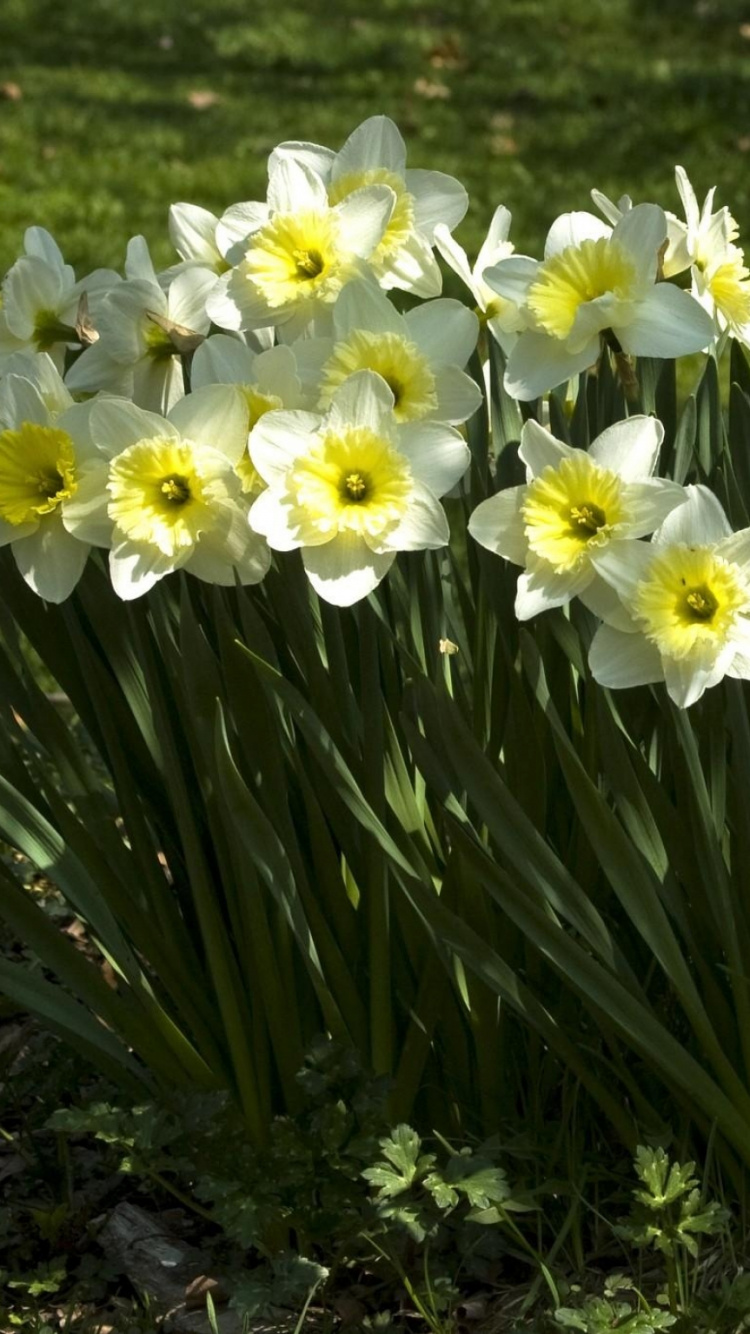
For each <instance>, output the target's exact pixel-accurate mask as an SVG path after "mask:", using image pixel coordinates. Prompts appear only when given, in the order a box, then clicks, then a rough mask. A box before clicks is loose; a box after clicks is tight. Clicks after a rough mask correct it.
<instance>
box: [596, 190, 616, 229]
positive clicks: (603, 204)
mask: <svg viewBox="0 0 750 1334" xmlns="http://www.w3.org/2000/svg"><path fill="white" fill-rule="evenodd" d="M591 198H592V199H593V201H594V203H595V204H596V207H597V208H598V209H599V212H600V213H603V214H604V217H605V218H606V219H607V222H611V223H612V226H613V227H614V226H615V224H616V223H618V222H619V221H620V218H621V217H622V215H623V212H624V209H623V208H622V207H621V205H622V200H620V202H619V203H618V204H615V203H613V202H612V200H611V199H610V198H609V197H608V196H607V195H605V194H602V191H601V190H592V191H591Z"/></svg>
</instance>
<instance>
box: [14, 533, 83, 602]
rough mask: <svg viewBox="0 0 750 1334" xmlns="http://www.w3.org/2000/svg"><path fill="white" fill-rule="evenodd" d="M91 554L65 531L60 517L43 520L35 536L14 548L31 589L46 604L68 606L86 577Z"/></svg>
mask: <svg viewBox="0 0 750 1334" xmlns="http://www.w3.org/2000/svg"><path fill="white" fill-rule="evenodd" d="M88 554H89V547H88V546H87V545H86V543H85V542H79V541H78V540H77V539H76V538H75V537H72V536H71V535H70V533H67V532H66V531H65V529H64V528H63V525H62V522H61V519H60V516H59V515H58V514H50V515H47V516H45V518H43V519H42V521H41V523H40V524H39V527H38V528H37V530H36V532H35V533H32V534H31V536H30V537H24V538H22V539H21V540H20V541H18V542H15V543H14V544H13V557H14V559H15V562H16V565H17V566H18V568H19V570H20V572H21V574H22V575H23V577H24V579H25V580H26V583H27V584H28V585H29V588H33V590H34V592H35V593H38V594H39V596H40V597H41V598H44V600H45V602H64V601H65V599H66V598H67V597H70V594H71V593H72V592H73V589H74V588H75V586H76V584H77V583H78V580H79V579H80V577H81V575H82V574H83V567H84V565H85V564H86V559H87V557H88Z"/></svg>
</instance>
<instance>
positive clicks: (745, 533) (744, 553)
mask: <svg viewBox="0 0 750 1334" xmlns="http://www.w3.org/2000/svg"><path fill="white" fill-rule="evenodd" d="M716 555H717V556H721V558H722V560H728V561H732V562H733V563H734V564H735V565H745V566H750V528H741V529H740V531H739V532H738V533H732V536H731V537H727V538H725V539H724V540H723V541H721V542H719V544H718V545H717V547H716ZM749 647H750V646H749Z"/></svg>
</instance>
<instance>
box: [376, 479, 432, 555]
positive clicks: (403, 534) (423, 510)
mask: <svg viewBox="0 0 750 1334" xmlns="http://www.w3.org/2000/svg"><path fill="white" fill-rule="evenodd" d="M450 535H451V533H450V528H449V526H448V519H447V517H446V514H445V510H444V509H443V507H442V505H441V504H440V503H439V501H437V500H436V499H435V496H434V494H433V493H432V491H430V490H429V488H428V487H426V486H422V485H420V483H419V482H416V481H415V483H414V489H413V492H412V496H411V499H410V501H409V508H408V510H407V511H406V513H405V514H404V516H403V518H402V519H401V521H400V523H398V524H397V526H396V527H395V528H393V529H391V530H390V531H389V532H388V533H387V534H386V536H385V537H384V538H383V540H382V541H381V542H377V541H368V542H367V545H368V546H369V547H370V549H371V550H372V551H379V552H382V551H424V550H437V549H438V548H439V547H444V546H447V544H448V542H449V541H450ZM365 540H366V541H367V539H365Z"/></svg>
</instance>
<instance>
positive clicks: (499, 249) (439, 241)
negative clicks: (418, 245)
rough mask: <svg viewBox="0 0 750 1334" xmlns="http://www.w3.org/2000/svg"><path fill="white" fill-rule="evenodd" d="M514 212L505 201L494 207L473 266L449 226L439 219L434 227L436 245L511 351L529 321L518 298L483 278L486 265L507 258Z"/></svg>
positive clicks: (498, 338) (506, 349)
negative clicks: (502, 292) (501, 293)
mask: <svg viewBox="0 0 750 1334" xmlns="http://www.w3.org/2000/svg"><path fill="white" fill-rule="evenodd" d="M510 224H511V214H510V212H509V211H508V209H507V208H504V207H503V206H502V204H501V205H500V206H499V207H498V208H496V209H495V212H494V214H493V217H492V222H491V223H490V229H489V231H488V233H487V236H486V237H485V240H484V241H483V242H482V246H481V248H480V251H479V254H478V255H477V260H476V264H475V265H474V267H473V268H471V267H470V265H469V261H468V259H467V256H466V251H465V250H464V249H463V247H462V246H460V245H459V244H458V241H457V240H456V239H455V237H454V236H452V235H451V232H450V231H449V229H448V228H447V227H446V225H445V223H442V222H441V223H440V224H439V225H438V226H437V227H436V228H435V245H436V247H437V249H438V250H439V252H440V254H441V255H442V257H443V259H444V260H445V262H446V264H448V265H450V267H451V268H452V269H453V272H454V273H456V274H458V276H459V278H460V279H461V280H462V282H464V283H465V284H466V286H467V287H468V289H469V291H470V292H471V294H472V296H473V298H474V300H475V301H476V303H477V307H478V309H479V310H480V311H481V312H482V314H483V316H484V318H485V320H486V322H487V328H488V329H489V331H490V333H491V334H492V337H493V338H494V339H495V340H496V341H497V342H498V343H499V344H500V346H501V348H502V349H503V351H504V352H506V353H507V352H510V349H511V348H512V346H513V344H514V343H515V341H516V335H517V334H518V333H519V332H520V330H521V329H523V328H524V327H525V324H526V321H525V320H524V317H523V315H522V314H521V312H520V310H519V308H518V306H517V305H516V303H515V301H509V300H508V299H507V298H505V297H501V296H498V294H497V292H496V291H495V290H494V289H493V288H492V287H490V286H489V284H488V283H486V282H485V280H484V271H485V269H488V268H491V267H492V266H493V265H495V264H498V263H499V262H500V260H501V259H508V258H509V256H510V255H512V254H513V252H514V250H515V246H514V245H513V242H512V241H509V240H508V233H509V231H510Z"/></svg>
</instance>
